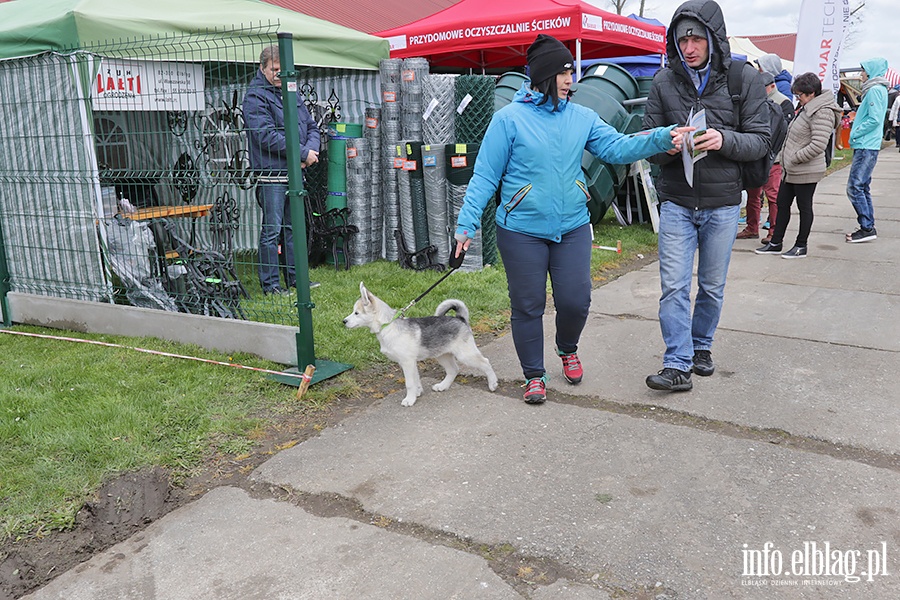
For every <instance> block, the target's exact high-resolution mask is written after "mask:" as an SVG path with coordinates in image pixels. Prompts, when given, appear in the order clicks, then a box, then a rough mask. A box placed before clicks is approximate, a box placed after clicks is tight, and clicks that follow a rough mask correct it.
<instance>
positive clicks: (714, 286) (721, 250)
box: [659, 202, 741, 371]
mask: <svg viewBox="0 0 900 600" xmlns="http://www.w3.org/2000/svg"><path fill="white" fill-rule="evenodd" d="M659 213H660V215H659V276H660V284H661V287H662V296H661V297H660V299H659V326H660V329H661V330H662V337H663V341H664V342H665V344H666V352H665V354H664V355H663V368H673V369H678V370H679V371H689V370H690V369H691V367H692V366H693V362H694V361H693V358H694V351H695V350H710V349H711V348H712V343H713V335H714V334H715V332H716V326H718V324H719V315H720V314H721V313H722V303H723V300H724V297H725V276H726V275H727V274H728V263H729V262H730V261H731V247H732V245H733V244H734V237H735V235H737V228H738V218H739V216H740V214H741V207H740V206H723V207H721V208H713V209H706V210H693V209H689V208H684V207H681V206H678V205H677V204H675V203H674V202H663V203H662V204H661V205H660V210H659ZM698 250H699V261H698V263H697V298H696V300H695V302H694V314H693V316H691V279H692V275H693V272H694V255H695V254H697V251H698Z"/></svg>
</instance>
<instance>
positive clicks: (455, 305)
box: [434, 298, 469, 325]
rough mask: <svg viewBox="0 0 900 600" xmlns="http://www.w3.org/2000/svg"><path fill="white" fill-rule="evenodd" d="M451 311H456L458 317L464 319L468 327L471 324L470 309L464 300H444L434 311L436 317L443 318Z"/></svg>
mask: <svg viewBox="0 0 900 600" xmlns="http://www.w3.org/2000/svg"><path fill="white" fill-rule="evenodd" d="M450 310H452V311H455V312H456V316H457V317H459V318H460V319H462V320H463V321H464V322H465V324H466V325H468V324H469V309H468V308H467V307H466V305H465V303H464V302H463V301H462V300H454V299H453V298H450V299H448V300H444V301H443V302H441V303H440V304H438V307H437V308H436V309H435V311H434V316H436V317H443V316H444V315H446V314H447V312H448V311H450Z"/></svg>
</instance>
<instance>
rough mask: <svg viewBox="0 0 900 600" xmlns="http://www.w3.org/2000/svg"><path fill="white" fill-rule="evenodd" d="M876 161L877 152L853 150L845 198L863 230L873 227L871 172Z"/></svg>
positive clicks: (873, 211)
mask: <svg viewBox="0 0 900 600" xmlns="http://www.w3.org/2000/svg"><path fill="white" fill-rule="evenodd" d="M877 160H878V150H862V149H859V150H854V151H853V163H852V164H851V165H850V176H849V178H848V179H847V197H848V198H850V203H851V204H852V205H853V208H854V210H856V220H857V222H858V223H859V226H860V227H862V228H863V229H872V228H873V227H875V210H874V208H873V207H872V193H871V192H870V191H869V184H870V183H872V171H874V170H875V162H876V161H877Z"/></svg>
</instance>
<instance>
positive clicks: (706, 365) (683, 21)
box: [643, 0, 769, 391]
mask: <svg viewBox="0 0 900 600" xmlns="http://www.w3.org/2000/svg"><path fill="white" fill-rule="evenodd" d="M666 53H667V55H668V59H669V67H668V68H665V69H662V70H661V71H659V72H658V73H657V74H656V76H655V77H654V79H653V86H652V87H651V89H650V94H649V97H648V99H647V105H646V109H645V116H644V123H643V125H644V128H651V127H658V126H660V125H665V124H669V123H686V121H687V119H688V114H689V112H690V110H691V109H692V108H693V111H694V113H695V114H696V113H697V111H699V110H700V109H705V111H706V124H707V129H706V131H705V132H704V133H702V134H698V135H697V137H696V138H695V144H696V150H697V151H701V152H702V151H706V152H707V153H708V154H707V155H706V156H705V157H704V158H702V159H700V160H698V161H697V162H696V163H694V165H693V170H694V172H693V186H692V185H691V184H689V183H688V181H687V178H686V177H685V171H684V169H685V167H684V164H683V162H682V158H681V156H679V155H678V154H677V153H675V152H673V151H670V152H668V153H666V154H658V155H656V156H654V157H653V158H651V160H652V161H654V162H657V163H659V164H660V173H659V178H658V180H657V189H658V191H659V197H660V202H661V204H660V223H659V273H660V284H661V287H662V296H661V297H660V300H659V323H660V329H661V330H662V336H663V341H664V342H665V344H666V351H665V354H664V355H663V369H662V370H661V371H660V372H659V373H658V374H656V375H651V376H649V377H647V386H648V387H650V388H652V389H655V390H667V391H686V390H689V389H691V388H692V387H693V383H692V382H691V372H692V371H693V372H694V373H696V374H697V375H701V376H707V375H712V374H713V371H714V370H715V366H714V364H713V361H712V355H711V348H712V342H713V335H714V334H715V331H716V327H717V325H718V323H719V315H720V314H721V311H722V303H723V300H724V291H725V276H726V274H727V272H728V263H729V260H730V258H731V247H732V245H733V243H734V238H735V235H736V234H737V227H738V218H739V216H740V205H741V188H742V185H741V163H742V162H746V161H752V160H756V159H757V158H760V157H762V156H763V155H764V154H765V153H766V151H767V148H768V143H769V122H768V117H767V112H766V111H765V110H764V106H763V103H764V102H765V100H766V92H765V86H763V84H762V80H761V76H760V74H759V71H757V70H756V69H755V68H753V67H752V66H750V65H746V64H745V65H744V67H743V71H742V86H741V98H740V122H739V127H738V130H737V131H735V129H734V105H733V103H732V99H731V95H730V94H729V92H728V80H727V74H728V67H729V66H730V65H731V47H730V46H729V44H728V36H727V35H726V33H725V19H724V17H723V15H722V9H721V8H720V7H719V5H718V4H716V3H715V2H713V1H712V0H689V1H688V2H685V3H684V4H682V5H681V6H680V7H678V9H677V10H676V11H675V15H674V16H673V17H672V23H671V25H670V27H669V29H668V32H667V34H666ZM698 252H699V263H698V268H697V297H696V300H695V303H694V311H693V314H691V277H692V273H693V264H694V255H695V254H696V253H698Z"/></svg>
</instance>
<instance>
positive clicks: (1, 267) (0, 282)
mask: <svg viewBox="0 0 900 600" xmlns="http://www.w3.org/2000/svg"><path fill="white" fill-rule="evenodd" d="M8 293H9V265H7V264H6V244H5V243H4V241H3V223H2V222H0V316H2V317H3V326H4V327H9V326H10V325H12V315H10V314H9V300H8V299H7V297H6V295H7V294H8Z"/></svg>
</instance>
